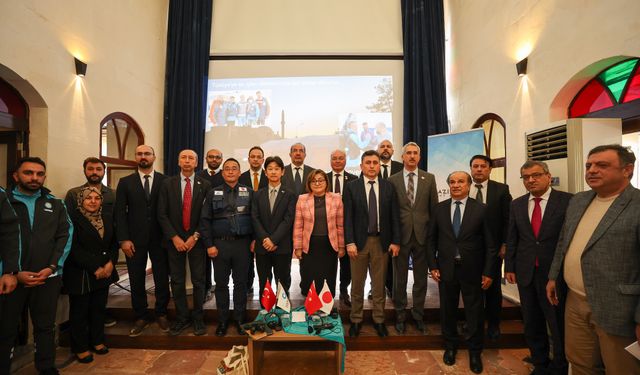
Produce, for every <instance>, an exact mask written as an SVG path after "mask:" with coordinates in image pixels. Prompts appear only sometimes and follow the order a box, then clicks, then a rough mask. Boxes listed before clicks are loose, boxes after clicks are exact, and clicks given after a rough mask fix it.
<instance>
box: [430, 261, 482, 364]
mask: <svg viewBox="0 0 640 375" xmlns="http://www.w3.org/2000/svg"><path fill="white" fill-rule="evenodd" d="M458 272H459V268H458V267H456V275H454V277H453V280H451V281H440V283H439V290H440V324H441V326H442V335H443V336H444V341H445V348H446V349H457V348H458V344H459V340H460V339H459V337H458V318H457V316H458V302H459V301H460V293H462V302H463V303H464V315H465V318H466V320H467V337H466V341H467V347H468V348H469V351H470V352H476V353H480V352H482V347H483V340H484V333H483V332H484V319H483V310H482V287H481V284H480V279H478V280H476V281H467V280H460V279H459V277H460V275H457V273H458Z"/></svg>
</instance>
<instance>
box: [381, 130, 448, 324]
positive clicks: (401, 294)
mask: <svg viewBox="0 0 640 375" xmlns="http://www.w3.org/2000/svg"><path fill="white" fill-rule="evenodd" d="M402 161H403V162H404V168H403V170H402V171H401V172H400V173H396V174H394V175H393V176H391V177H389V179H388V181H389V182H391V184H393V186H394V187H395V190H396V196H397V197H398V207H399V211H400V224H401V230H402V245H401V246H400V254H399V255H398V256H397V257H395V258H393V260H392V263H393V275H394V279H393V305H394V307H395V310H396V325H395V327H396V331H398V333H401V334H402V333H404V332H405V321H406V308H407V279H408V275H409V257H411V258H412V259H413V292H412V293H411V295H412V297H413V308H412V309H411V316H412V318H413V322H414V323H415V325H416V328H417V330H418V332H421V333H424V332H425V328H424V301H425V298H426V296H427V278H426V277H424V275H426V274H427V272H428V265H427V245H428V244H427V234H428V232H429V219H430V218H431V212H432V211H433V208H434V207H435V205H436V204H437V203H438V192H437V190H436V180H435V177H434V176H433V175H432V174H431V173H428V172H426V171H423V170H422V169H419V168H418V163H420V147H419V146H418V145H417V144H416V143H415V142H409V143H407V144H406V145H405V146H404V147H403V151H402Z"/></svg>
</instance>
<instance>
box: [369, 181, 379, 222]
mask: <svg viewBox="0 0 640 375" xmlns="http://www.w3.org/2000/svg"><path fill="white" fill-rule="evenodd" d="M375 183H376V182H375V181H369V185H371V188H370V189H369V229H368V230H369V234H377V233H378V202H377V201H378V200H377V199H376V191H375V190H374V189H373V185H374V184H375Z"/></svg>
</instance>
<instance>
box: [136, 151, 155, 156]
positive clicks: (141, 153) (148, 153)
mask: <svg viewBox="0 0 640 375" xmlns="http://www.w3.org/2000/svg"><path fill="white" fill-rule="evenodd" d="M151 155H153V153H152V152H136V156H151Z"/></svg>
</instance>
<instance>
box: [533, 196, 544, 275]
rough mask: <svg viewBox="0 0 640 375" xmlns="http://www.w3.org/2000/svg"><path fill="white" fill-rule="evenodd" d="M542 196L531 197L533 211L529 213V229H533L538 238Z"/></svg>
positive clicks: (540, 223)
mask: <svg viewBox="0 0 640 375" xmlns="http://www.w3.org/2000/svg"><path fill="white" fill-rule="evenodd" d="M541 200H542V198H533V203H534V206H533V213H532V214H531V229H533V235H534V236H535V237H536V238H538V233H540V226H541V225H542V207H540V201H541ZM538 265H539V264H538V257H536V267H538Z"/></svg>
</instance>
